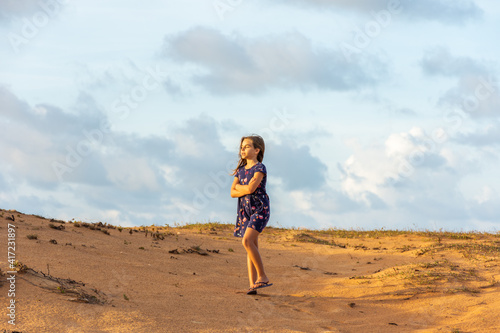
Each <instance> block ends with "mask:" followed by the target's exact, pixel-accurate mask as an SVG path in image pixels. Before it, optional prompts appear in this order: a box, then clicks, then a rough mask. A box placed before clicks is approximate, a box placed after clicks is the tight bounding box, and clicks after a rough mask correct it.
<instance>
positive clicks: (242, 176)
mask: <svg viewBox="0 0 500 333" xmlns="http://www.w3.org/2000/svg"><path fill="white" fill-rule="evenodd" d="M256 172H262V173H263V174H264V178H262V181H261V182H260V184H259V186H258V187H257V189H256V190H255V192H253V193H252V194H247V195H244V196H242V197H239V198H238V217H237V219H236V225H235V227H234V236H235V237H243V236H244V235H245V231H246V229H247V228H248V227H250V228H252V229H255V230H257V231H258V232H262V230H264V228H265V227H266V225H267V222H268V221H269V216H270V213H271V212H270V210H269V196H268V195H267V193H266V181H267V171H266V167H265V165H264V164H262V163H260V162H259V163H257V164H255V165H254V166H252V167H251V168H250V169H245V167H244V166H242V167H240V168H239V169H238V171H237V172H236V175H235V177H237V178H238V180H239V183H240V184H241V185H248V183H249V182H250V180H251V179H252V177H253V176H254V174H255V173H256Z"/></svg>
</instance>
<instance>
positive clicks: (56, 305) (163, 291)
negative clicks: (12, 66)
mask: <svg viewBox="0 0 500 333" xmlns="http://www.w3.org/2000/svg"><path fill="white" fill-rule="evenodd" d="M12 217H13V219H14V221H12V220H11V219H12ZM7 218H10V219H7ZM61 222H62V221H50V220H49V219H44V218H41V217H38V216H33V215H25V214H22V213H19V212H15V211H6V210H1V211H0V244H1V250H0V253H1V256H0V268H1V270H2V272H3V276H1V281H2V282H1V284H2V286H1V287H0V303H1V305H2V306H1V308H2V309H3V310H2V311H4V314H2V316H1V318H2V319H1V321H0V332H2V330H5V331H6V332H11V331H20V332H500V319H499V315H500V292H499V284H498V283H497V281H500V268H499V258H500V235H499V234H478V233H475V234H447V233H416V232H415V233H411V232H390V231H378V232H353V231H341V230H337V231H336V232H331V233H327V232H318V231H309V230H287V229H276V228H266V230H265V231H264V232H263V234H262V235H261V236H260V238H259V247H260V251H261V255H262V257H263V260H264V265H265V268H266V271H267V274H268V276H269V277H270V279H271V282H273V283H274V285H273V286H272V287H269V288H264V289H261V290H259V292H258V294H257V295H251V296H250V295H246V290H247V289H248V284H249V282H248V277H247V271H246V269H247V268H246V252H245V250H244V248H243V246H242V244H241V240H240V239H238V238H235V237H233V236H232V229H231V226H227V225H205V226H203V225H200V226H190V227H184V228H180V227H179V228H172V227H165V228H158V227H148V228H147V229H148V232H147V233H146V232H145V230H144V229H143V228H138V230H134V231H130V229H127V228H125V229H123V230H122V231H119V230H118V229H116V228H106V227H103V226H96V225H93V226H90V225H85V224H84V223H82V224H78V223H69V222H67V223H61ZM9 223H10V224H12V225H15V230H16V232H15V234H16V235H15V245H16V247H15V259H16V260H17V261H18V263H17V264H16V267H15V270H16V271H18V272H17V273H15V274H14V275H15V276H16V282H15V301H16V303H15V304H16V308H15V315H16V317H15V323H16V325H15V326H13V325H11V324H9V323H8V320H9V318H8V317H7V314H8V309H7V306H8V304H10V303H9V302H10V300H11V299H13V298H12V297H9V296H8V294H9V290H10V288H11V284H10V281H9V280H7V278H8V277H10V276H11V274H8V273H7V272H8V271H11V270H12V269H11V268H10V267H9V262H8V250H7V241H8V234H9V232H8V224H9ZM50 225H52V227H51V226H50ZM61 226H62V227H61ZM55 228H59V229H61V230H59V229H55ZM91 228H94V230H91ZM96 228H101V229H102V230H97V229H96ZM153 228H154V229H153ZM105 232H108V233H109V235H108V234H106V233H105ZM156 232H158V233H159V234H160V238H159V239H158V238H157V237H153V234H152V233H156ZM35 235H36V239H28V236H30V237H31V238H34V236H35ZM161 238H163V239H161ZM53 240H55V242H54V241H53ZM51 241H52V242H51ZM54 243H56V244H54ZM11 250H12V249H11Z"/></svg>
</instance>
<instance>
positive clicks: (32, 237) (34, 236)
mask: <svg viewBox="0 0 500 333" xmlns="http://www.w3.org/2000/svg"><path fill="white" fill-rule="evenodd" d="M26 237H28V239H38V236H37V235H35V234H31V235H28V236H26Z"/></svg>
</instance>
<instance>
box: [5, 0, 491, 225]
mask: <svg viewBox="0 0 500 333" xmlns="http://www.w3.org/2000/svg"><path fill="white" fill-rule="evenodd" d="M499 16H500V6H499V5H497V4H495V3H494V2H492V1H479V0H475V1H472V0H455V1H450V0H432V1H431V0H422V1H412V0H400V1H398V0H389V1H383V0H350V1H345V0H336V1H334V0H331V1H329V0H295V1H275V2H273V3H269V2H264V1H245V0H214V1H190V0H186V1H164V0H162V1H160V0H147V1H142V2H140V3H139V2H137V1H117V0H115V1H106V2H105V3H104V4H103V3H102V1H95V0H86V1H83V0H39V1H34V0H25V1H13V0H6V1H2V2H1V3H0V36H1V38H0V73H1V74H0V125H1V128H2V131H1V132H0V137H1V140H0V206H1V207H2V208H6V209H17V210H20V211H23V212H26V213H33V214H41V215H44V216H50V217H57V218H61V219H67V220H69V219H72V218H75V219H77V220H80V219H81V220H87V221H106V222H109V223H113V224H116V225H122V226H130V225H150V224H157V225H164V224H166V223H168V224H170V225H172V224H174V223H176V222H177V223H184V222H208V221H220V222H224V223H234V222H235V218H236V200H235V199H232V198H230V196H229V188H230V184H231V181H232V177H231V176H230V175H229V173H230V171H231V168H233V167H235V166H236V163H237V158H238V157H237V153H238V145H239V140H240V138H241V136H243V135H248V134H252V133H257V134H261V135H262V136H263V137H264V139H265V140H266V145H267V146H266V155H265V158H264V163H265V164H266V166H267V170H268V172H269V177H268V192H269V195H270V197H271V207H272V213H271V220H270V225H272V226H282V227H307V228H330V227H332V228H362V229H373V228H388V229H405V228H411V229H430V230H439V229H447V230H481V231H497V230H498V229H499V226H500V222H498V221H499V218H500V210H498V209H497V208H496V207H499V205H500V195H499V193H500V181H499V177H498V173H499V172H498V167H497V166H498V163H499V157H500V149H499V143H500V135H499V134H498V133H500V122H499V115H500V112H499V110H500V94H499V86H498V75H499V68H498V60H497V59H498V55H499V54H500V50H499V48H500V46H499V45H498V43H496V42H495V41H496V38H495V37H494V33H495V31H498V30H499V28H500V27H499V22H500V17H499Z"/></svg>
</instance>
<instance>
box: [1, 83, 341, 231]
mask: <svg viewBox="0 0 500 333" xmlns="http://www.w3.org/2000/svg"><path fill="white" fill-rule="evenodd" d="M0 110H1V113H0V123H1V124H2V127H3V128H5V130H4V131H2V132H1V133H0V139H1V141H0V150H1V151H2V154H3V158H4V161H6V163H5V164H2V165H0V172H1V174H2V177H1V178H0V182H1V183H2V184H4V183H6V182H7V180H9V182H10V180H12V184H16V186H17V187H22V188H23V189H24V190H22V191H21V190H16V191H14V190H13V189H9V188H7V187H2V189H1V190H0V196H2V197H4V196H6V197H9V198H11V199H10V200H9V203H10V204H12V205H15V207H26V204H25V203H23V202H22V200H24V199H26V200H28V199H29V202H32V203H37V205H40V206H41V207H39V209H40V211H43V212H47V211H49V210H48V208H47V207H49V206H50V207H51V208H53V209H54V211H53V212H51V214H57V213H58V212H59V213H61V214H63V216H64V215H66V214H70V215H73V216H72V217H74V216H75V215H77V214H78V212H80V213H84V214H86V216H97V217H98V218H99V216H110V218H113V220H112V221H110V222H113V223H116V224H122V225H124V224H139V225H140V224H153V223H160V222H161V223H165V222H163V221H170V223H171V222H172V221H191V222H195V221H203V220H204V219H207V218H208V219H215V220H219V221H221V220H224V219H226V220H227V219H228V218H229V219H230V220H232V218H233V213H234V212H235V210H236V206H235V205H236V202H235V200H231V199H230V197H229V190H230V185H231V183H232V180H233V176H231V171H232V169H233V168H234V167H235V166H236V164H237V162H238V155H237V153H238V152H237V149H236V146H237V143H238V142H235V149H234V151H232V150H228V149H226V148H225V146H224V145H223V144H222V142H221V141H222V138H221V135H225V132H226V131H227V129H226V127H227V124H226V121H220V122H219V121H217V120H215V119H214V118H212V117H211V116H208V115H206V114H201V115H199V116H196V117H192V118H189V119H187V120H186V121H185V122H183V123H181V124H178V125H175V126H171V127H170V129H169V130H168V131H167V132H166V133H165V134H164V135H156V136H153V135H151V136H146V137H143V136H138V135H136V134H132V133H125V132H117V131H115V130H113V126H109V124H108V127H105V130H102V129H101V128H100V127H99V126H100V125H101V123H102V122H103V121H104V123H106V121H107V118H106V115H105V114H104V113H103V112H102V111H101V110H100V109H99V107H98V105H97V103H96V102H95V101H94V100H93V98H92V96H91V95H87V94H81V95H80V96H79V98H78V100H77V101H76V103H75V105H74V107H73V108H71V110H63V109H60V108H58V107H56V106H53V105H50V104H48V103H47V104H43V105H36V106H30V105H29V104H27V103H26V102H24V101H22V100H20V99H19V98H17V97H16V96H15V95H14V94H12V93H11V92H10V91H9V90H7V89H5V88H3V89H2V90H0ZM85 133H87V134H88V135H86V134H85ZM276 135H279V133H277V134H276ZM267 149H268V150H267V152H268V155H266V161H265V163H266V165H267V166H268V170H269V172H270V177H272V178H273V179H274V180H273V181H274V182H282V183H283V189H284V190H286V191H309V192H311V191H314V190H315V189H319V188H321V186H322V184H323V183H324V182H325V176H326V166H325V165H324V164H323V163H322V162H321V161H320V160H319V159H318V158H316V157H314V156H312V155H311V153H310V151H309V148H308V147H307V146H300V147H298V146H296V145H294V144H292V143H286V144H285V143H276V142H274V141H273V140H270V141H269V142H268V146H267ZM298 159H300V161H301V163H295V161H297V160H298ZM54 163H56V164H57V165H58V166H59V168H57V169H55V168H54ZM61 170H62V171H61ZM58 172H59V174H58ZM273 181H271V182H273ZM26 190H27V191H28V192H30V196H29V198H28V197H27V196H26V193H27V192H26ZM273 191H275V190H273V189H271V192H273ZM31 193H35V194H31ZM271 195H272V194H271ZM44 197H51V198H53V202H52V203H48V202H46V200H44V199H43V198H44ZM22 198H24V199H22ZM37 198H38V199H37ZM339 200H341V198H340V199H339ZM15 207H14V208H15ZM234 216H235V215H234Z"/></svg>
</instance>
